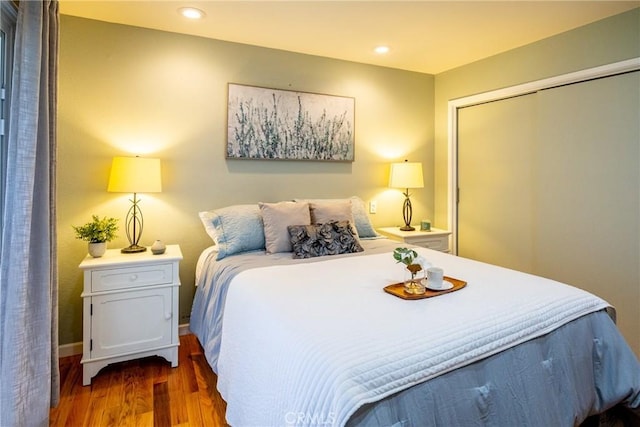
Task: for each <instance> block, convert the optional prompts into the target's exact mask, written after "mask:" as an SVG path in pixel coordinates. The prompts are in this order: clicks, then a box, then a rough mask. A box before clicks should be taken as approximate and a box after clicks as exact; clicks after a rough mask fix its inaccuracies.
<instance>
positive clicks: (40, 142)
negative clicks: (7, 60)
mask: <svg viewBox="0 0 640 427" xmlns="http://www.w3.org/2000/svg"><path fill="white" fill-rule="evenodd" d="M58 26H59V14H58V2H57V1H21V2H20V3H19V6H18V18H17V23H16V40H15V49H14V52H15V54H14V65H13V75H12V91H11V95H10V105H11V110H10V112H9V115H10V118H9V134H8V138H7V141H8V147H7V152H8V153H7V170H6V172H7V179H6V188H5V189H4V191H5V205H4V208H5V209H4V211H3V212H2V228H3V232H2V242H1V245H0V251H1V252H0V255H1V256H0V344H1V348H0V378H2V380H1V381H0V425H1V426H45V425H48V424H49V408H50V406H51V405H56V404H57V401H58V399H59V372H58V306H57V304H58V302H57V293H58V284H57V257H56V208H55V199H56V190H55V188H56V181H55V176H56V102H57V99H56V96H57V87H56V85H57V83H56V82H57V57H58Z"/></svg>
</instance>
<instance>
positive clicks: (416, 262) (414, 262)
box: [393, 248, 426, 277]
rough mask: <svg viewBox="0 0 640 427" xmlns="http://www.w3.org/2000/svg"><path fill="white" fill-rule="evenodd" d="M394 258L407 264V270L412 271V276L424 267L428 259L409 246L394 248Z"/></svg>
mask: <svg viewBox="0 0 640 427" xmlns="http://www.w3.org/2000/svg"><path fill="white" fill-rule="evenodd" d="M393 259H395V260H396V261H398V262H399V263H402V264H404V265H406V266H407V270H409V271H410V272H411V277H413V276H415V275H416V273H417V272H418V271H420V270H422V268H423V267H424V264H425V262H426V260H425V259H424V258H423V257H421V256H419V255H418V253H417V252H416V251H414V250H413V249H408V248H395V249H394V250H393Z"/></svg>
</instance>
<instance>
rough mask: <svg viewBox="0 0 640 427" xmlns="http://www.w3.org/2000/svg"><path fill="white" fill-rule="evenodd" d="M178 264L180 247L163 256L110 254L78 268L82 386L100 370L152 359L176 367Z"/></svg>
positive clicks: (116, 251)
mask: <svg viewBox="0 0 640 427" xmlns="http://www.w3.org/2000/svg"><path fill="white" fill-rule="evenodd" d="M181 259H182V252H181V251H180V246H178V245H167V250H166V252H165V253H164V254H162V255H153V254H152V253H151V250H147V251H145V252H141V253H135V254H122V253H120V249H110V250H107V252H106V253H105V254H104V255H103V256H102V257H100V258H91V257H90V256H89V255H87V257H86V258H85V259H84V260H83V261H82V263H80V269H82V270H83V271H84V290H83V292H82V298H83V321H82V327H83V331H82V333H83V342H82V361H81V363H82V384H83V385H88V384H91V378H93V377H94V376H95V375H96V374H97V373H98V371H99V370H100V369H102V368H103V367H105V366H107V365H109V364H111V363H116V362H123V361H125V360H131V359H137V358H140V357H146V356H155V355H157V356H161V357H164V358H165V359H166V360H167V361H169V362H171V366H172V367H176V366H178V345H179V344H180V342H179V339H178V317H179V316H178V289H179V286H180V275H179V264H180V260H181Z"/></svg>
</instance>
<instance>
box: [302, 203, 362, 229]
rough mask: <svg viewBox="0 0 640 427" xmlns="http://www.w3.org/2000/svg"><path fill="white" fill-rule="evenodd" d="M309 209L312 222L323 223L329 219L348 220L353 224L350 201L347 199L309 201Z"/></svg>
mask: <svg viewBox="0 0 640 427" xmlns="http://www.w3.org/2000/svg"><path fill="white" fill-rule="evenodd" d="M309 210H310V211H311V223H312V224H324V223H326V222H330V221H350V222H351V224H354V221H353V214H352V213H351V201H350V200H347V199H343V200H333V201H324V200H318V201H316V200H314V201H310V202H309Z"/></svg>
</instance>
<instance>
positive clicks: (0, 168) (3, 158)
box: [0, 1, 17, 238]
mask: <svg viewBox="0 0 640 427" xmlns="http://www.w3.org/2000/svg"><path fill="white" fill-rule="evenodd" d="M0 8H1V9H0V213H3V212H4V193H5V188H6V185H5V183H6V170H7V136H8V133H9V112H10V108H9V98H10V97H9V95H10V93H11V75H12V73H11V70H12V69H13V67H12V66H13V40H14V35H15V28H16V17H17V11H16V6H15V4H14V3H13V2H10V1H3V2H1V3H0ZM2 217H3V215H0V225H2ZM1 237H2V227H0V238H1Z"/></svg>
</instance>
